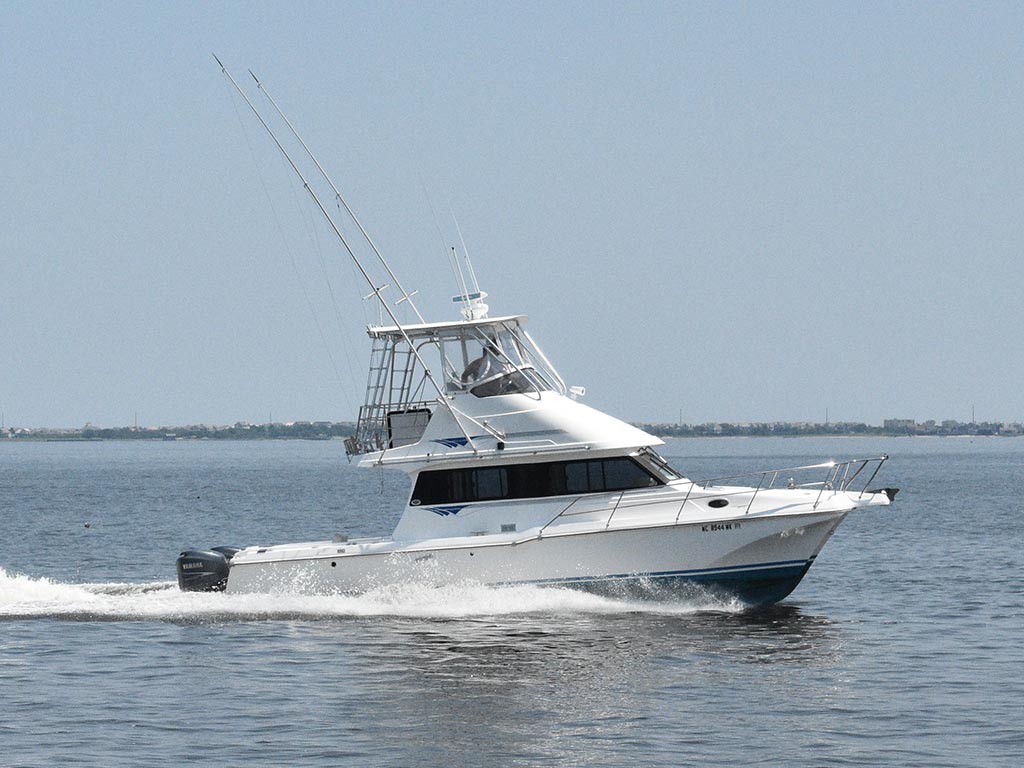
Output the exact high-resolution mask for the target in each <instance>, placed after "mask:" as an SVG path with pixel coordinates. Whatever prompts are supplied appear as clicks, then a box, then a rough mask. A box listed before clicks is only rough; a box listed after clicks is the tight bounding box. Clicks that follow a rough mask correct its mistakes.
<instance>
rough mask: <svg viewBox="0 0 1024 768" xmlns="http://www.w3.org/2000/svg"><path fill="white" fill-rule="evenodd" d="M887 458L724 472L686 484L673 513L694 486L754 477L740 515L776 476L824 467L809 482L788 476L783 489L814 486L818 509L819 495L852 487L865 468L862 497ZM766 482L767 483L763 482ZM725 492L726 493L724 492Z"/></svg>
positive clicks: (840, 491) (845, 491) (770, 484)
mask: <svg viewBox="0 0 1024 768" xmlns="http://www.w3.org/2000/svg"><path fill="white" fill-rule="evenodd" d="M888 459H889V457H888V456H887V455H885V454H883V455H881V456H873V457H871V458H868V459H848V460H847V461H838V462H837V461H826V462H823V463H821V464H807V465H805V466H802V467H784V468H781V469H764V470H755V471H753V472H741V473H740V474H737V475H727V476H726V477H714V478H711V479H709V480H700V481H694V482H692V483H691V484H690V489H689V490H688V491H687V492H686V498H684V499H683V503H682V504H681V505H680V507H679V514H677V515H676V522H679V517H680V516H681V515H682V514H683V509H684V508H685V507H686V502H688V501H689V500H690V494H692V493H693V489H694V488H698V487H699V488H700V489H701V490H704V491H706V490H708V489H709V488H713V487H716V486H720V485H722V484H723V483H725V482H726V481H735V480H740V479H743V478H755V477H756V478H757V479H758V480H757V486H756V487H754V492H753V493H752V494H751V495H750V501H748V502H747V508H746V509H745V510H744V511H743V514H748V513H749V512H750V508H751V506H753V504H754V499H755V498H757V494H758V493H760V492H761V491H767V490H771V489H773V488H774V487H775V483H776V482H777V481H778V479H779V475H791V474H796V473H798V472H808V471H811V470H825V476H824V477H823V478H822V479H821V480H812V481H810V482H804V483H797V482H796V481H795V480H794V479H793V478H792V477H789V478H788V479H787V480H786V486H785V487H786V488H787V489H789V490H793V489H796V488H817V489H818V496H817V498H815V500H814V506H813V508H814V509H817V508H818V504H820V503H821V497H822V495H823V494H824V493H825V492H826V491H830V492H832V493H847V492H849V491H850V489H851V488H852V487H853V485H854V483H856V482H857V479H858V478H859V477H860V476H861V475H862V474H864V473H865V472H866V471H867V470H868V469H869V468H870V470H871V474H870V476H869V477H868V479H867V480H866V481H865V482H864V484H863V486H858V487H860V493H859V495H858V498H860V497H861V496H863V495H864V494H865V493H866V492H867V489H868V486H869V485H871V482H872V481H873V480H874V479H875V476H876V475H877V474H878V471H879V470H880V469H881V468H882V465H883V464H885V462H886V461H888ZM766 481H767V482H766ZM748 491H749V488H743V490H742V491H740V493H747V492H748ZM725 495H728V494H725Z"/></svg>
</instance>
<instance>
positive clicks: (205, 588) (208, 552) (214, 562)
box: [177, 547, 238, 592]
mask: <svg viewBox="0 0 1024 768" xmlns="http://www.w3.org/2000/svg"><path fill="white" fill-rule="evenodd" d="M237 551H238V547H213V548H212V549H189V550H186V551H185V552H182V553H181V554H180V555H178V560H177V568H178V586H179V587H180V588H181V591H182V592H223V591H224V588H225V587H227V585H228V571H230V570H231V558H232V557H234V555H235V552H237Z"/></svg>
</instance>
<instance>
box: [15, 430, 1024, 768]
mask: <svg viewBox="0 0 1024 768" xmlns="http://www.w3.org/2000/svg"><path fill="white" fill-rule="evenodd" d="M663 453H664V454H665V455H666V456H668V457H670V460H671V461H672V463H673V464H675V465H676V466H677V467H678V468H680V469H681V470H683V471H685V472H686V473H687V474H688V475H689V476H691V477H695V478H700V477H710V476H722V475H726V474H731V473H733V472H737V471H745V470H753V469H762V468H766V467H769V466H793V465H798V464H805V463H813V462H817V461H820V460H822V459H825V458H836V459H840V458H852V457H856V456H869V455H877V454H880V453H888V454H889V455H890V456H891V457H892V458H891V461H890V463H889V464H887V465H886V467H885V468H884V469H883V474H882V475H881V476H880V477H879V484H882V485H895V486H900V487H901V488H902V489H903V490H902V491H901V493H900V495H899V497H898V498H897V502H896V504H895V505H893V506H892V507H890V508H888V509H883V510H865V511H863V512H860V513H857V514H854V515H852V516H851V517H849V518H848V519H847V521H846V522H845V523H844V524H843V525H842V526H841V527H840V529H839V531H838V533H837V534H836V535H835V536H834V537H833V539H832V540H831V541H830V542H829V544H828V546H826V548H825V550H824V551H823V552H822V554H821V556H819V558H818V560H817V562H816V563H815V565H814V567H813V568H812V569H811V571H810V573H809V574H808V576H807V577H806V578H805V579H804V581H803V583H802V584H801V585H800V586H799V587H798V588H797V590H796V591H795V592H794V593H793V594H792V595H791V596H790V597H789V598H787V599H786V600H785V601H784V602H783V603H781V604H779V605H778V606H776V607H774V608H772V609H770V610H766V611H760V612H756V613H751V612H746V611H743V610H742V609H741V607H740V606H738V605H736V604H733V603H723V602H720V601H718V602H716V601H714V600H711V599H708V600H695V601H694V602H690V603H682V602H680V603H663V604H658V603H642V602H626V601H618V600H612V599H607V598H602V597H596V596H593V595H587V594H584V593H578V592H572V591H568V590H558V589H542V588H534V587H521V588H520V587H517V588H501V589H491V588H487V587H482V586H479V585H472V584H461V585H452V586H450V587H447V588H444V589H426V588H420V587H415V586H409V587H406V588H396V589H390V590H382V591H377V592H373V593H369V594H366V595H362V596H359V597H315V598H314V597H266V596H229V595H223V594H219V595H212V594H183V593H181V592H179V591H178V590H177V588H176V586H175V584H174V578H175V577H174V559H175V557H176V556H177V554H178V552H179V551H180V550H181V549H182V548H184V547H192V546H212V545H216V544H251V543H268V544H269V543H277V542H283V541H290V540H292V541H293V540H298V539H309V538H321V537H324V538H328V537H330V536H331V535H332V534H334V533H350V534H367V535H377V534H386V533H389V532H390V530H391V528H392V527H393V526H394V524H395V522H396V520H397V517H396V510H397V509H399V508H400V507H401V504H402V502H403V501H404V494H405V493H406V481H405V479H404V477H403V476H401V475H392V474H387V473H379V472H376V471H365V470H358V469H356V468H355V467H353V466H350V465H348V464H347V463H346V461H345V459H344V451H343V448H342V446H341V444H340V443H338V442H252V443H242V442H238V443H223V442H166V443H164V442H104V443H14V442H11V441H0V519H2V521H3V531H2V535H0V695H2V707H0V766H50V765H55V764H66V765H103V766H138V765H150V766H164V765H167V766H170V765H175V766H177V765H181V764H192V763H199V762H205V763H210V764H222V765H310V766H333V765H358V766H363V765H365V766H423V765H427V766H430V765H445V766H448V765H457V766H535V765H537V766H547V765H551V766H555V765H557V766H622V765H630V766H654V765H674V766H682V765H695V766H696V765H699V766H708V765H711V766H713V765H722V766H726V765H727V766H734V765H766V766H768V765H771V766H776V765H787V766H832V765H837V766H851V765H853V766H880V765H898V766H1014V767H1016V766H1020V765H1024V722H1022V719H1024V642H1022V640H1024V589H1022V585H1021V577H1022V573H1024V568H1022V565H1024V562H1022V561H1024V558H1022V554H1021V552H1022V549H1024V516H1022V501H1021V499H1022V488H1024V439H1012V438H1010V439H999V438H974V439H970V438H963V439H958V438H945V439H921V438H904V439H869V438H863V439H861V438H848V439H827V438H803V439H779V440H776V439H748V440H742V439H735V440H733V439H705V440H700V439H693V440H673V441H670V442H669V443H668V445H666V446H665V449H664V451H663Z"/></svg>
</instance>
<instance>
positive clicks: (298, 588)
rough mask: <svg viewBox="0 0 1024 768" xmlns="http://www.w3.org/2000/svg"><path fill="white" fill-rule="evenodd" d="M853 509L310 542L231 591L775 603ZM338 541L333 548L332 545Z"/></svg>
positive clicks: (268, 555)
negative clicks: (416, 587) (477, 588)
mask: <svg viewBox="0 0 1024 768" xmlns="http://www.w3.org/2000/svg"><path fill="white" fill-rule="evenodd" d="M848 511H849V510H839V511H824V512H820V511H819V512H813V513H802V514H783V515H780V514H775V515H766V516H760V517H755V516H751V517H746V518H736V519H731V520H719V521H715V522H695V523H681V524H673V525H657V526H644V527H610V528H606V529H600V530H589V531H565V532H558V533H555V534H547V535H542V536H533V537H530V538H524V539H519V540H514V541H513V540H505V541H493V540H489V539H492V538H493V537H479V539H478V541H476V542H466V541H465V540H463V543H460V544H458V545H452V544H451V543H446V544H444V545H440V546H430V545H429V544H428V543H426V542H421V543H419V544H417V545H415V546H408V547H400V546H397V545H396V546H394V547H393V548H392V549H390V550H388V549H386V547H385V548H382V549H381V551H376V552H373V551H367V552H361V551H360V548H359V547H351V546H337V545H335V546H334V547H330V545H323V544H320V545H308V546H306V547H303V546H297V547H292V548H288V549H287V550H285V551H280V552H275V551H274V550H275V548H269V549H268V550H264V551H263V553H262V554H261V556H258V559H247V558H246V557H245V556H244V554H243V556H242V557H240V558H237V559H236V561H235V562H232V567H231V571H230V575H229V578H228V583H227V590H228V591H229V592H271V593H276V592H287V593H295V592H300V593H307V594H346V593H347V594H351V593H360V592H365V591H367V590H371V589H374V588H379V587H384V586H389V585H393V584H401V583H416V584H425V585H428V586H444V585H449V584H453V583H459V582H475V583H483V584H488V585H513V584H539V585H546V586H556V587H570V588H575V589H585V590H588V591H594V592H600V593H604V594H613V595H620V596H631V597H642V598H648V599H660V598H678V597H679V596H680V595H682V596H684V597H685V596H686V595H688V594H689V595H694V596H702V595H708V594H709V593H710V594H712V595H715V596H721V597H735V598H738V599H740V600H742V601H743V602H745V603H747V604H750V605H768V604H771V603H774V602H777V601H779V600H781V599H783V598H784V597H786V596H787V595H788V594H789V593H790V592H792V591H793V589H794V588H795V587H796V586H797V585H798V584H799V583H800V580H801V579H802V578H803V576H804V574H806V573H807V570H808V569H809V568H810V566H811V564H812V563H813V562H814V558H815V557H816V556H817V554H818V552H820V551H821V548H822V547H823V546H824V545H825V543H826V542H827V541H828V539H829V537H830V536H831V535H832V533H833V532H834V531H835V530H836V528H837V527H838V526H839V524H840V523H841V522H842V521H843V519H844V518H845V516H846V514H847V512H848ZM326 549H330V550H331V551H329V552H328V551H325V550H326Z"/></svg>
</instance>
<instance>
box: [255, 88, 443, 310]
mask: <svg viewBox="0 0 1024 768" xmlns="http://www.w3.org/2000/svg"><path fill="white" fill-rule="evenodd" d="M249 74H250V75H252V79H253V80H255V81H256V88H257V89H259V90H260V91H263V95H264V96H266V97H267V100H268V101H269V102H270V103H271V104H272V105H273V107H274V109H275V110H276V111H277V114H278V116H280V118H281V119H282V120H284V122H285V125H287V126H288V128H289V130H290V131H291V132H292V135H293V136H294V137H295V139H296V140H297V141H298V142H299V144H301V145H302V148H303V149H304V150H306V154H307V155H309V159H310V160H312V161H313V165H315V166H316V168H317V170H318V171H320V175H321V176H323V177H324V180H325V181H326V182H327V183H328V184H330V185H331V189H332V190H334V197H335V199H336V200H337V201H338V202H340V203H341V204H342V205H343V206H345V212H346V213H348V215H349V216H350V217H351V219H352V221H354V222H355V225H356V226H357V227H359V231H360V232H361V233H362V235H363V237H364V238H365V239H366V242H367V243H369V245H370V248H372V249H373V252H374V253H375V254H376V255H377V259H378V260H379V261H380V263H381V265H382V266H383V267H384V269H385V270H386V271H387V273H388V277H390V278H391V280H392V282H393V283H394V284H395V287H396V288H398V290H399V291H400V292H401V294H402V298H400V299H399V300H398V301H397V302H395V306H398V305H399V304H401V303H403V302H405V301H408V302H409V306H410V307H412V311H413V312H414V313H415V314H416V317H418V318H419V321H420V322H421V323H425V322H426V320H424V319H423V315H421V314H420V311H419V310H418V309H417V308H416V304H415V303H414V302H413V300H412V297H413V295H414V294H415V293H416V291H413V292H412V293H409V292H408V291H407V290H405V288H403V287H402V284H401V283H400V282H399V281H398V276H397V275H395V273H394V272H392V271H391V267H390V266H389V265H388V263H387V261H386V260H385V259H384V256H383V255H382V254H381V252H380V251H379V250H378V249H377V246H376V244H375V243H374V242H373V240H372V239H371V238H370V233H369V232H367V231H366V230H365V229H364V228H363V225H362V223H361V222H360V221H359V219H358V218H357V217H356V215H355V213H353V211H352V209H351V208H350V207H349V205H348V202H347V201H346V200H345V198H344V196H343V195H342V194H341V192H340V191H339V190H338V188H337V187H336V186H335V185H334V182H333V181H331V177H330V176H328V175H327V171H325V170H324V169H323V166H322V165H320V161H319V160H317V159H316V156H314V155H313V152H312V151H311V150H310V148H309V147H308V146H306V142H304V141H303V140H302V137H301V136H299V132H298V131H297V130H295V126H294V125H292V121H291V120H289V119H288V118H287V117H286V116H285V114H284V112H282V111H281V108H280V107H279V106H277V102H276V101H274V97H273V96H271V95H270V91H268V90H267V89H266V88H264V87H263V83H261V82H260V79H259V78H258V77H256V73H255V72H253V71H252V70H251V69H250V70H249Z"/></svg>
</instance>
